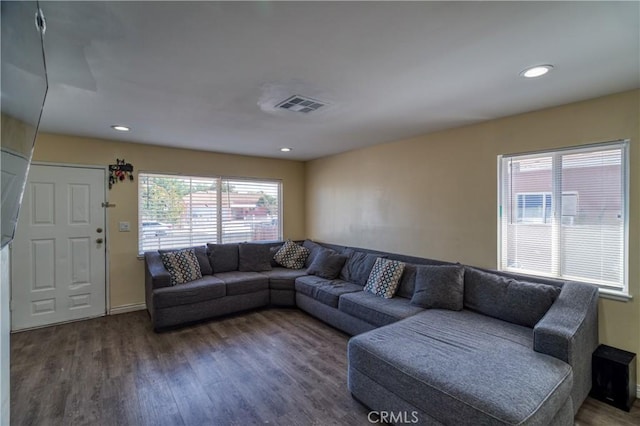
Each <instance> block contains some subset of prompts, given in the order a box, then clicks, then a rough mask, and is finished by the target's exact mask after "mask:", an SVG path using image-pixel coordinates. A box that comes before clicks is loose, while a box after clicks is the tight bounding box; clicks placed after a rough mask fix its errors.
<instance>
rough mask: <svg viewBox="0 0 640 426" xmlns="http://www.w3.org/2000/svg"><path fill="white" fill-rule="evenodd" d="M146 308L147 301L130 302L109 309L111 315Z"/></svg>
mask: <svg viewBox="0 0 640 426" xmlns="http://www.w3.org/2000/svg"><path fill="white" fill-rule="evenodd" d="M145 309H147V305H146V304H145V303H129V304H126V305H120V306H115V307H113V308H111V309H109V315H118V314H125V313H127V312H135V311H143V310H145Z"/></svg>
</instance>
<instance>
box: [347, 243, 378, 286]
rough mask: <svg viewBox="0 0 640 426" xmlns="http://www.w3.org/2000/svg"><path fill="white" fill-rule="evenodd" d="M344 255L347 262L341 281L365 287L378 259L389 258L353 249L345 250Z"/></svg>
mask: <svg viewBox="0 0 640 426" xmlns="http://www.w3.org/2000/svg"><path fill="white" fill-rule="evenodd" d="M342 254H343V255H345V256H347V261H346V262H345V264H344V267H343V268H342V271H340V279H342V280H344V281H349V282H351V283H354V284H359V285H361V286H363V287H364V285H365V284H366V283H367V280H368V279H369V274H371V269H373V265H375V263H376V259H378V258H379V257H381V258H383V259H384V258H386V257H387V256H386V255H380V254H374V253H365V252H362V251H355V250H353V249H345V250H344V251H343V252H342Z"/></svg>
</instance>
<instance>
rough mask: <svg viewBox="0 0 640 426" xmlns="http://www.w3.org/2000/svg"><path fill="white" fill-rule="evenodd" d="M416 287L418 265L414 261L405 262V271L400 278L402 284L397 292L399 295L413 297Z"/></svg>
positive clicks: (407, 297)
mask: <svg viewBox="0 0 640 426" xmlns="http://www.w3.org/2000/svg"><path fill="white" fill-rule="evenodd" d="M415 287H416V265H414V264H413V263H405V265H404V273H403V274H402V278H400V286H399V287H398V291H397V292H396V295H397V296H400V297H404V298H406V299H411V298H412V297H413V293H414V290H415Z"/></svg>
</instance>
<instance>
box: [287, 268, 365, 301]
mask: <svg viewBox="0 0 640 426" xmlns="http://www.w3.org/2000/svg"><path fill="white" fill-rule="evenodd" d="M296 291H298V292H300V293H302V294H304V295H306V296H309V297H311V298H313V299H315V300H317V301H318V302H322V303H324V304H325V305H328V306H331V307H332V308H337V307H338V299H339V298H340V296H341V295H343V294H347V293H355V292H357V291H362V286H359V285H357V284H352V283H349V282H346V281H342V280H327V279H325V278H320V277H318V276H315V275H306V276H304V277H300V278H296Z"/></svg>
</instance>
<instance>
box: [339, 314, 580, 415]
mask: <svg viewBox="0 0 640 426" xmlns="http://www.w3.org/2000/svg"><path fill="white" fill-rule="evenodd" d="M348 358H349V370H352V369H355V371H357V372H358V374H363V375H365V376H367V377H369V378H370V379H372V380H374V381H376V382H377V383H379V384H380V385H381V386H382V387H385V388H386V389H388V390H389V391H390V392H393V393H394V394H396V395H398V396H400V397H401V398H403V399H404V400H405V401H407V402H408V403H409V404H412V405H413V406H415V407H416V408H417V409H419V410H421V411H423V412H425V413H427V414H429V415H430V416H431V417H433V418H434V419H435V420H437V421H438V422H441V423H444V424H459V422H460V419H473V423H474V424H483V425H506V424H509V425H516V424H517V425H533V424H535V425H542V424H550V423H551V421H552V419H553V417H554V415H555V414H556V413H557V412H558V410H560V409H561V408H562V406H563V405H564V404H565V403H566V402H567V400H568V398H569V397H570V392H571V388H572V385H573V375H572V370H571V368H570V367H569V365H568V364H566V363H564V362H562V361H560V360H559V359H557V358H553V357H550V356H548V355H544V354H541V353H538V352H535V351H533V349H532V331H531V329H528V328H526V327H523V326H519V325H515V324H511V323H507V322H504V321H501V320H497V319H494V318H490V317H486V316H483V315H481V314H477V313H474V312H471V311H466V310H463V311H458V312H456V311H448V310H439V309H430V310H426V311H424V312H421V313H419V314H417V315H414V316H412V317H410V318H407V319H405V320H402V321H398V322H396V323H394V324H391V325H388V326H386V327H381V328H378V329H375V330H372V331H370V332H367V333H364V334H361V335H359V336H356V337H353V338H352V339H351V340H350V341H349V346H348ZM353 376H354V378H355V376H357V374H354V375H353ZM349 377H350V378H351V377H352V376H351V373H350V376H349ZM356 397H357V395H356Z"/></svg>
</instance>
